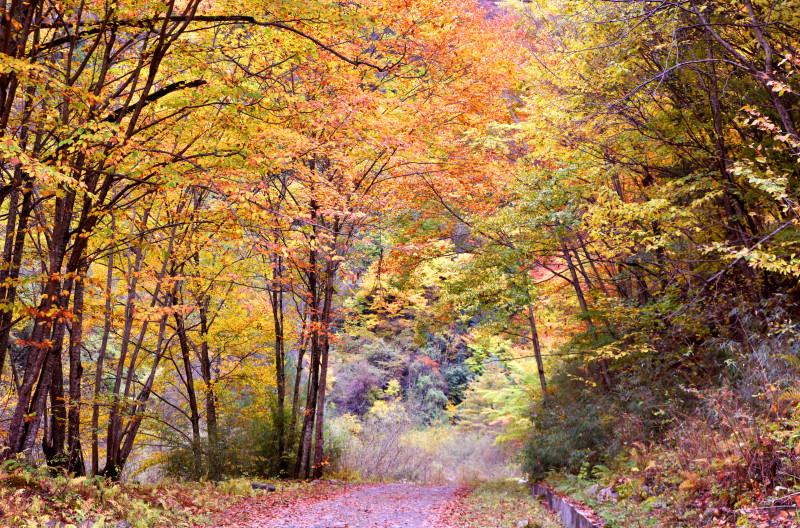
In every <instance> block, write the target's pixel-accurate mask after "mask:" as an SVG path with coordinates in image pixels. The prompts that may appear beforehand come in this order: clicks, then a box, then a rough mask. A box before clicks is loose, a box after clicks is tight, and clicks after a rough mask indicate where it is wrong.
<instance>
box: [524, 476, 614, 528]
mask: <svg viewBox="0 0 800 528" xmlns="http://www.w3.org/2000/svg"><path fill="white" fill-rule="evenodd" d="M531 493H533V495H534V496H536V497H541V498H542V499H543V500H544V501H546V502H547V506H548V507H549V508H550V509H551V510H553V511H554V512H556V513H557V514H558V515H559V516H560V517H561V522H563V523H564V526H566V527H567V528H600V525H598V524H594V523H593V522H592V521H590V520H589V519H588V518H587V517H586V516H585V515H584V514H583V512H581V511H580V510H579V509H578V508H576V507H575V506H573V505H572V504H570V503H568V502H567V501H565V500H564V499H562V498H561V497H559V496H558V495H556V494H555V493H553V490H551V489H550V488H546V487H544V486H541V485H539V484H532V485H531Z"/></svg>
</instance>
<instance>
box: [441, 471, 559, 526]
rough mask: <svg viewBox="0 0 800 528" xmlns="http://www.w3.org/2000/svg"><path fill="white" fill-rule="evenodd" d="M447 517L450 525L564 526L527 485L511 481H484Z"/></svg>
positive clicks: (460, 501) (454, 506)
mask: <svg viewBox="0 0 800 528" xmlns="http://www.w3.org/2000/svg"><path fill="white" fill-rule="evenodd" d="M447 513H448V515H446V516H445V521H446V523H447V524H446V525H447V526H448V528H509V527H512V526H518V525H519V524H520V523H523V524H524V523H527V527H528V528H561V526H562V525H561V524H560V523H559V522H558V521H556V518H555V516H554V515H553V514H552V513H551V512H550V511H548V510H547V508H545V507H544V506H543V505H542V504H541V503H540V502H539V501H538V500H537V499H536V498H534V497H533V496H532V495H531V493H530V490H529V489H528V487H527V486H521V485H519V484H516V483H512V482H509V481H498V482H493V483H483V484H481V485H480V486H479V487H477V488H475V489H472V490H470V492H469V493H468V494H467V495H466V496H464V497H463V498H461V500H459V501H458V502H457V503H456V504H455V505H453V507H452V508H450V511H449V512H447Z"/></svg>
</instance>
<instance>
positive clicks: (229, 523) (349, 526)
mask: <svg viewBox="0 0 800 528" xmlns="http://www.w3.org/2000/svg"><path fill="white" fill-rule="evenodd" d="M458 491H459V488H458V487H456V486H420V485H417V484H398V483H392V484H359V485H354V486H348V487H346V488H344V489H339V490H338V491H337V492H335V493H332V494H331V495H330V496H321V497H318V498H316V500H314V499H312V500H300V501H290V502H289V503H287V504H285V505H279V506H278V505H275V504H273V505H271V507H268V508H263V509H262V508H259V506H258V502H257V500H256V499H253V500H251V501H248V502H249V503H250V505H251V510H250V512H249V514H248V515H246V516H241V517H239V516H237V517H239V518H237V519H233V518H228V519H224V518H222V519H219V524H217V526H219V527H231V528H233V527H235V528H435V527H436V526H437V520H438V518H439V515H440V511H441V510H442V509H443V508H444V507H445V506H446V505H447V504H448V503H449V502H450V501H451V500H454V499H455V498H456V497H457V496H458Z"/></svg>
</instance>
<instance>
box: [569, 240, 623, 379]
mask: <svg viewBox="0 0 800 528" xmlns="http://www.w3.org/2000/svg"><path fill="white" fill-rule="evenodd" d="M561 248H562V251H563V254H564V260H565V261H566V262H567V267H568V268H569V274H570V277H571V278H572V286H573V288H574V289H575V296H576V297H577V298H578V305H579V306H580V308H581V313H582V314H583V317H584V318H585V319H584V320H585V322H586V330H587V331H589V333H594V324H592V318H591V316H590V315H589V306H588V305H587V304H586V298H585V297H584V296H583V289H582V288H581V283H580V280H578V273H577V272H576V270H575V265H574V264H573V262H572V258H571V256H570V252H569V249H568V248H567V245H566V243H564V241H563V240H562V241H561ZM598 365H600V375H601V376H602V378H603V383H604V384H605V386H606V389H607V390H611V389H612V383H611V375H610V374H609V372H608V362H607V361H606V360H605V358H600V359H599V360H598Z"/></svg>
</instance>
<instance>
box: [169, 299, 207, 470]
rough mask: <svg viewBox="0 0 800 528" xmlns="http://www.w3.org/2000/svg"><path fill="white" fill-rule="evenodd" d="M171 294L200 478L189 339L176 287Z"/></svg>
mask: <svg viewBox="0 0 800 528" xmlns="http://www.w3.org/2000/svg"><path fill="white" fill-rule="evenodd" d="M174 288H175V289H174V290H173V292H172V306H173V308H174V309H175V312H174V314H173V315H174V317H175V325H176V330H175V331H176V333H177V334H178V343H179V344H180V348H181V359H182V360H183V369H184V375H185V376H186V377H185V379H184V382H185V384H186V394H187V396H188V398H189V419H190V421H191V424H192V454H193V455H194V473H195V475H197V476H200V474H201V473H202V468H203V461H202V455H201V452H200V449H201V439H200V411H199V408H198V406H197V392H196V390H195V386H194V372H193V370H192V360H191V356H190V353H189V339H188V336H187V335H186V323H185V321H184V317H183V314H182V313H180V307H179V304H178V285H177V284H176V285H175V287H174Z"/></svg>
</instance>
